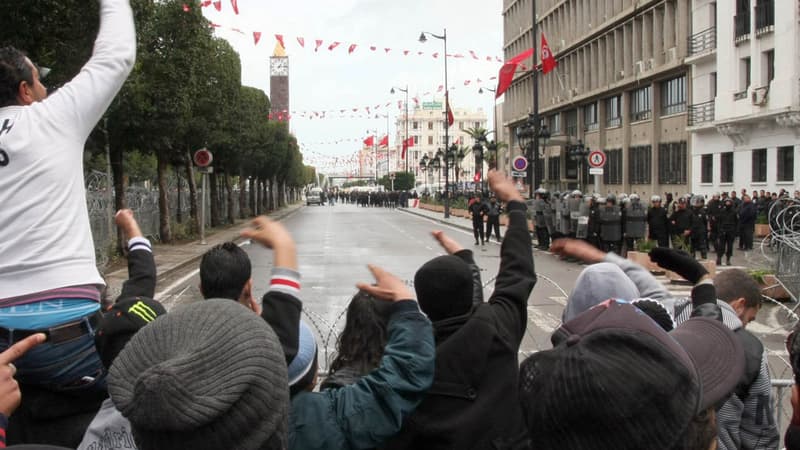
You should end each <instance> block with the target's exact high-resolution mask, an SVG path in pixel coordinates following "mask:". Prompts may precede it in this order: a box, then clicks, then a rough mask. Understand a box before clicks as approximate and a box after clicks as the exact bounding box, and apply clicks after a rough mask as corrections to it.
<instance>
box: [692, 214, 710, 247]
mask: <svg viewBox="0 0 800 450" xmlns="http://www.w3.org/2000/svg"><path fill="white" fill-rule="evenodd" d="M690 229H691V233H692V234H691V235H690V237H691V240H692V256H693V257H695V258H696V257H697V255H696V253H697V252H700V257H701V258H703V259H706V258H708V212H707V211H706V208H705V207H703V206H702V205H699V206H698V205H695V206H692V226H691V228H690Z"/></svg>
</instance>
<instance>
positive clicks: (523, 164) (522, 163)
mask: <svg viewBox="0 0 800 450" xmlns="http://www.w3.org/2000/svg"><path fill="white" fill-rule="evenodd" d="M511 166H512V167H513V168H514V170H516V171H519V172H524V171H526V170H528V158H526V157H524V156H517V157H516V158H514V162H513V163H512V165H511Z"/></svg>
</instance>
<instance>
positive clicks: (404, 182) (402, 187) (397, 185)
mask: <svg viewBox="0 0 800 450" xmlns="http://www.w3.org/2000/svg"><path fill="white" fill-rule="evenodd" d="M414 181H415V179H414V174H413V173H411V172H395V179H394V190H395V191H409V190H411V189H414ZM378 183H379V184H380V185H381V186H383V187H384V188H385V189H386V190H387V191H389V190H392V180H391V179H390V178H389V176H388V175H384V176H382V177H381V179H380V180H378Z"/></svg>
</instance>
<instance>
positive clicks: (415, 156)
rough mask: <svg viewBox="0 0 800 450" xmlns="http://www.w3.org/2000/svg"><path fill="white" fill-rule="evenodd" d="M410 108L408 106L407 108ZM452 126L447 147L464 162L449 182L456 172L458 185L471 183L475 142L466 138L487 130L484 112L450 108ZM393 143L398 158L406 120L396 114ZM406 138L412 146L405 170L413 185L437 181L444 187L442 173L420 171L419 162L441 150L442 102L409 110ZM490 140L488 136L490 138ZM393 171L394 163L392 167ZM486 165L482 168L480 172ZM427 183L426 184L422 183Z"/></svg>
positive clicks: (399, 165)
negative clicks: (456, 151)
mask: <svg viewBox="0 0 800 450" xmlns="http://www.w3.org/2000/svg"><path fill="white" fill-rule="evenodd" d="M409 106H411V105H409ZM453 119H454V123H453V125H452V126H451V127H450V129H449V131H448V133H449V136H448V139H449V142H450V144H451V145H452V144H454V143H455V144H456V145H458V146H459V147H460V148H462V149H463V150H464V152H465V157H464V159H463V160H462V161H461V162H460V163H459V164H457V169H456V168H451V170H450V178H451V181H455V180H456V170H457V171H458V180H459V181H472V179H473V177H474V175H475V157H474V155H473V154H472V145H473V144H475V140H474V139H473V138H472V137H470V135H469V134H468V133H467V130H469V129H472V128H484V129H488V125H487V116H486V112H485V111H484V110H483V109H478V110H474V111H473V110H468V109H464V108H453ZM395 128H396V129H397V135H396V136H395V142H396V143H397V145H396V149H395V152H396V153H397V155H400V154H401V148H402V147H401V146H402V142H403V139H404V138H405V133H406V117H405V114H400V115H399V116H398V117H397V120H396V127H395ZM408 136H409V138H413V139H414V145H413V146H412V147H410V148H409V149H408V155H407V158H408V169H409V171H410V172H412V173H414V175H415V177H416V179H417V182H418V183H420V182H423V183H424V184H436V183H437V182H438V179H439V178H441V182H442V183H444V172H443V170H444V169H442V173H441V175H440V174H439V173H436V174H431V173H430V171H428V170H427V168H426V170H421V168H420V160H421V159H422V158H423V156H425V155H427V156H428V157H429V158H431V157H433V156H434V155H436V152H437V151H439V150H443V149H444V147H445V141H444V138H445V119H444V101H436V100H434V101H431V102H423V103H421V104H420V105H419V106H415V107H413V108H411V107H409V114H408ZM490 139H491V136H490ZM395 161H397V166H396V167H397V169H398V170H405V162H404V161H401V160H400V159H395ZM392 167H395V163H394V162H393V163H392ZM487 167H488V163H485V164H484V168H487ZM426 180H427V183H426Z"/></svg>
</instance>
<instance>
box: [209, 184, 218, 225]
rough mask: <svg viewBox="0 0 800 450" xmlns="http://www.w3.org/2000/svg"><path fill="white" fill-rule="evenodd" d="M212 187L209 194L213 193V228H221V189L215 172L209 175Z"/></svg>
mask: <svg viewBox="0 0 800 450" xmlns="http://www.w3.org/2000/svg"><path fill="white" fill-rule="evenodd" d="M208 182H209V184H210V185H211V186H210V189H209V192H210V193H211V208H210V209H211V226H212V227H218V226H219V209H220V208H219V189H218V186H217V173H216V172H213V173H211V174H210V175H209V180H208Z"/></svg>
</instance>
